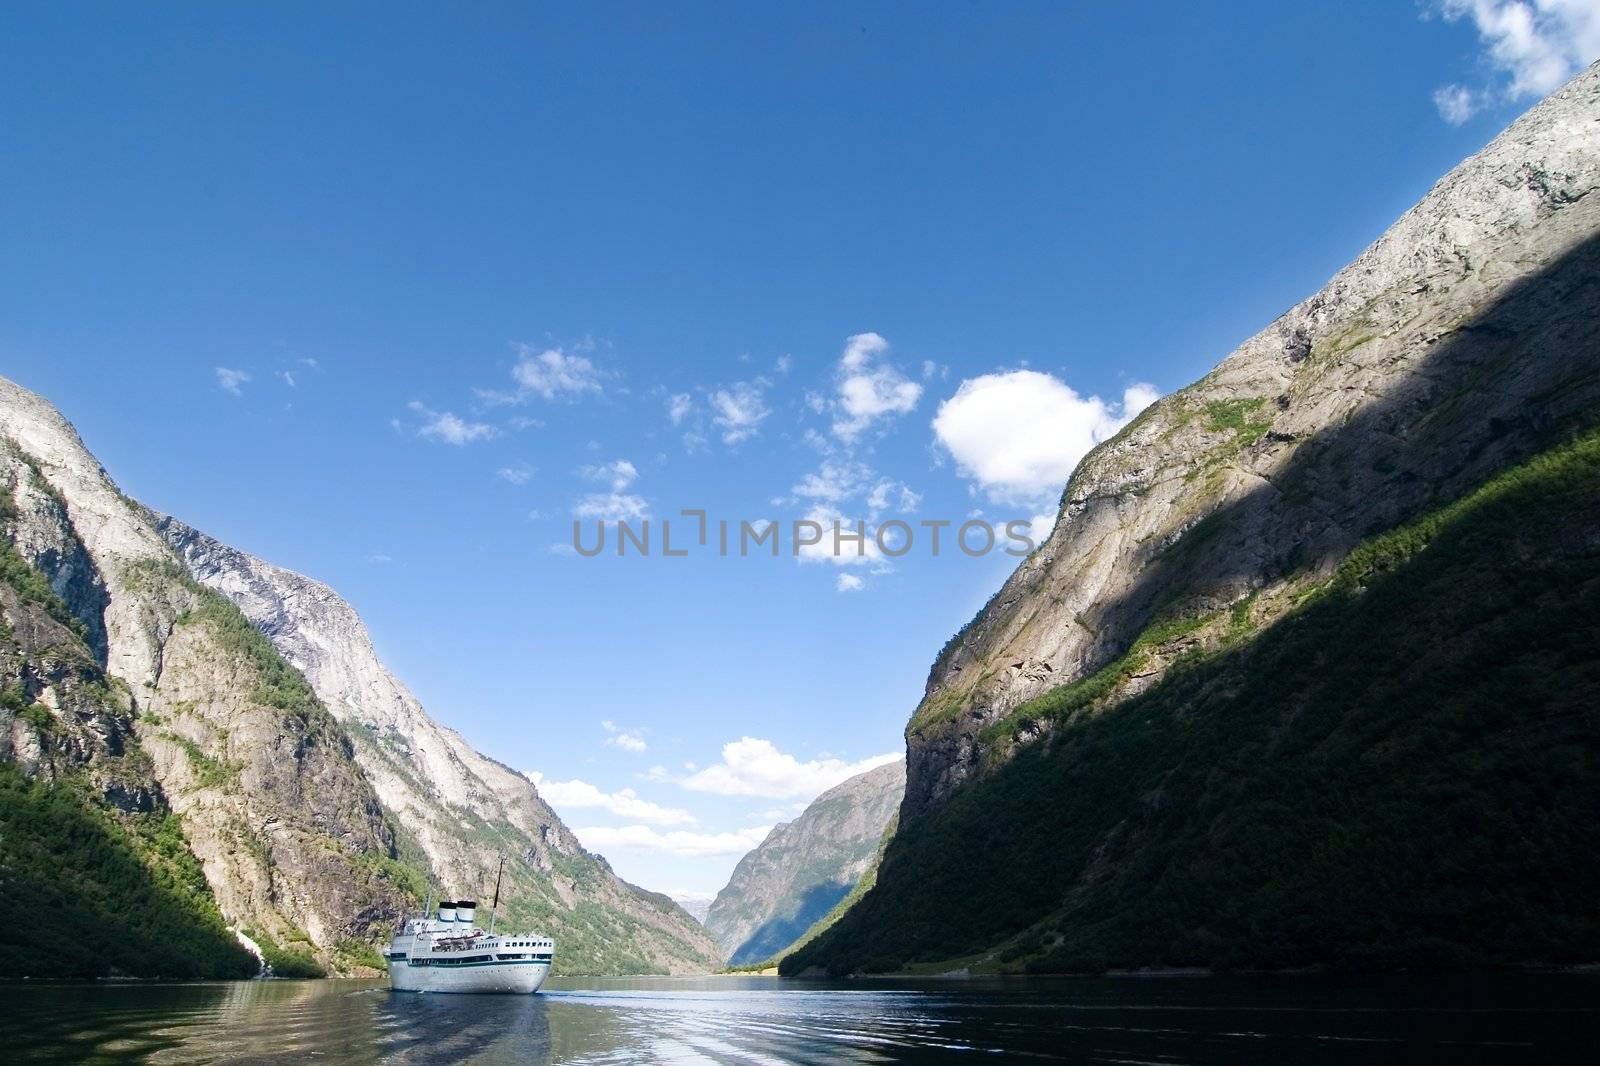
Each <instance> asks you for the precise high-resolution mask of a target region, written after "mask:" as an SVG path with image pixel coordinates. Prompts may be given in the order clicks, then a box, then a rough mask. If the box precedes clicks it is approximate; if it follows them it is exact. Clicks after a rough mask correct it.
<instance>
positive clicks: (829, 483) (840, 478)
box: [789, 459, 872, 503]
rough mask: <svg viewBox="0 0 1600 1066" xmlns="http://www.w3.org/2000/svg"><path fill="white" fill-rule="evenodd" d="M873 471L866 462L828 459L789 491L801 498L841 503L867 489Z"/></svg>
mask: <svg viewBox="0 0 1600 1066" xmlns="http://www.w3.org/2000/svg"><path fill="white" fill-rule="evenodd" d="M871 478H872V471H871V470H870V469H868V468H867V467H866V466H865V465H864V464H862V463H857V462H842V461H837V460H832V459H826V460H824V461H823V462H822V465H821V466H819V467H817V469H816V470H815V471H813V472H812V473H809V474H807V475H806V476H805V477H803V478H801V479H800V481H799V483H798V484H796V485H795V486H794V488H792V489H790V490H789V491H790V492H791V493H793V494H794V495H795V496H797V497H799V498H800V499H805V500H820V501H822V502H824V503H840V502H842V501H844V500H847V499H849V498H850V497H852V496H856V495H859V494H861V493H862V492H865V491H866V488H867V485H868V483H869V482H870V480H871Z"/></svg>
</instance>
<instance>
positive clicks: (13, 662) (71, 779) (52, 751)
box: [0, 485, 258, 978]
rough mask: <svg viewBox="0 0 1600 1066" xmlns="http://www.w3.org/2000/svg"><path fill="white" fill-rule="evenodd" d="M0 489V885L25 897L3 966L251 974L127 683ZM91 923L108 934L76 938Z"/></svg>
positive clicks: (61, 973)
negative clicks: (176, 809)
mask: <svg viewBox="0 0 1600 1066" xmlns="http://www.w3.org/2000/svg"><path fill="white" fill-rule="evenodd" d="M4 489H5V491H4V492H0V526H3V529H0V886H3V888H4V890H5V893H6V896H7V898H9V899H12V900H14V901H23V900H26V901H27V903H26V909H27V915H26V920H24V921H13V922H8V923H7V925H6V928H5V929H4V931H3V932H0V972H4V973H7V974H11V975H28V976H38V977H100V976H106V975H109V974H113V973H123V974H133V975H139V976H150V977H171V978H197V977H243V976H248V975H250V974H253V973H255V972H256V970H257V968H258V964H257V961H256V959H255V958H254V957H253V956H251V955H250V953H249V952H247V951H246V950H245V949H244V948H243V947H242V946H240V944H239V943H238V941H237V940H235V939H234V937H233V935H232V934H231V933H229V932H228V930H227V927H226V926H225V925H224V923H223V919H222V915H221V914H220V913H219V912H218V910H217V904H216V900H215V899H214V898H213V897H212V895H211V892H210V890H209V889H208V888H207V886H206V882H205V878H204V876H203V875H202V874H201V872H200V868H199V864H198V863H196V862H195V860H194V857H193V856H192V855H191V854H190V853H189V850H188V848H187V846H186V845H185V844H184V842H183V835H182V826H181V823H180V822H179V820H178V818H177V817H176V816H175V815H173V814H172V812H171V808H170V806H169V805H168V804H167V802H166V797H165V795H164V794H163V792H162V790H161V786H160V784H159V783H158V782H157V781H156V780H155V778H154V776H153V775H152V767H151V763H150V758H149V756H147V755H146V754H145V753H144V750H143V749H142V747H141V746H140V744H139V738H138V737H137V735H136V734H135V733H134V729H133V721H132V717H131V713H130V711H131V701H130V699H129V697H128V694H127V692H126V691H125V690H124V689H123V688H122V687H120V686H119V685H117V684H115V683H114V682H111V681H110V680H109V679H108V678H107V677H106V676H105V674H104V673H103V672H102V671H101V669H100V667H99V664H98V663H96V662H95V660H94V656H93V654H92V653H91V651H90V649H89V647H88V645H87V644H86V643H85V636H86V629H85V627H84V626H83V624H82V623H81V622H79V621H78V620H77V619H76V618H74V617H72V615H71V613H70V612H69V611H68V610H67V608H66V605H65V604H64V603H62V602H61V600H60V598H59V597H57V596H56V595H55V593H54V592H53V591H52V590H51V588H50V586H49V584H48V583H47V582H46V581H45V580H44V578H43V576H42V575H40V574H39V572H38V571H37V570H35V569H33V567H32V566H30V565H29V564H28V563H27V561H26V560H24V559H23V558H22V557H21V556H19V555H18V554H17V553H16V550H15V548H14V547H13V542H12V537H13V535H14V531H15V528H16V519H17V512H16V508H15V505H14V504H13V502H12V501H13V496H14V489H15V486H14V485H6V486H4ZM88 929H93V930H95V931H97V933H98V934H99V935H98V936H96V937H93V938H85V937H82V936H80V935H77V934H79V933H80V932H82V931H83V930H88Z"/></svg>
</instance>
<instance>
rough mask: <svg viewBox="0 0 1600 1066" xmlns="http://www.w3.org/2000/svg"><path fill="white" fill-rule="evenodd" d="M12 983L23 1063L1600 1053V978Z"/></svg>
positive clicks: (10, 999) (1166, 1061) (1511, 1059)
mask: <svg viewBox="0 0 1600 1066" xmlns="http://www.w3.org/2000/svg"><path fill="white" fill-rule="evenodd" d="M4 995H5V997H6V1000H7V1002H6V1007H7V1009H6V1010H5V1011H4V1012H3V1015H0V1017H3V1020H0V1054H3V1055H4V1058H5V1061H8V1062H16V1061H29V1062H35V1061H37V1062H133V1061H137V1062H151V1063H191V1062H228V1063H248V1062H307V1061H310V1062H330V1063H331V1062H353V1063H435V1062H438V1063H482V1064H493V1063H541V1062H561V1063H596V1064H612V1063H636V1062H638V1063H691V1062H719V1063H897V1062H968V1063H976V1062H1011V1061H1017V1062H1025V1061H1035V1062H1049V1061H1054V1062H1084V1063H1151V1064H1161V1066H1172V1064H1178V1063H1298V1062H1309V1063H1324V1062H1326V1063H1361V1064H1364V1066H1365V1064H1372V1063H1386V1062H1430V1063H1431V1062H1470V1063H1480V1062H1481V1063H1528V1062H1551V1061H1591V1062H1600V975H1576V976H1573V975H1548V976H1517V977H1505V976H1498V977H1483V978H1448V979H1420V978H1404V979H1399V978H1397V979H1385V980H1364V981H1340V982H1333V981H1312V980H1306V981H1298V980H1286V979H1281V978H1279V979H1273V980H1233V979H1220V978H1092V979H1091V978H1085V979H1062V980H1007V981H1002V980H972V981H929V982H920V983H918V982H904V981H893V982H889V981H862V982H851V983H822V982H780V981H779V980H777V979H776V978H761V977H726V978H679V979H674V978H645V979H631V980H623V979H617V980H603V979H576V978H574V979H553V980H552V981H551V982H550V984H549V985H547V986H546V991H545V992H544V993H543V994H541V995H538V996H531V997H509V996H508V997H501V996H441V995H423V996H419V995H406V994H392V993H390V992H389V990H388V988H387V987H386V986H385V985H383V984H381V983H377V982H371V981H249V982H236V983H230V984H183V985H179V984H174V985H149V984H99V985H50V984H33V983H19V984H11V985H7V986H5V988H4Z"/></svg>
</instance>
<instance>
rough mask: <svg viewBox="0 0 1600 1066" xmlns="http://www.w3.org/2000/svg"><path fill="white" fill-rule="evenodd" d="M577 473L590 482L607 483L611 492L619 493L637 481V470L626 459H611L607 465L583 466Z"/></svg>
mask: <svg viewBox="0 0 1600 1066" xmlns="http://www.w3.org/2000/svg"><path fill="white" fill-rule="evenodd" d="M578 473H579V474H581V475H583V476H584V477H586V478H588V479H589V480H590V481H604V482H608V483H609V484H610V485H611V491H612V492H621V491H622V490H623V489H625V488H627V487H628V486H629V485H632V484H633V483H634V482H635V481H637V480H639V468H638V467H636V466H634V465H633V464H632V463H630V462H628V460H626V459H613V460H611V462H609V463H599V464H596V465H591V466H585V467H582V468H580V469H579V470H578Z"/></svg>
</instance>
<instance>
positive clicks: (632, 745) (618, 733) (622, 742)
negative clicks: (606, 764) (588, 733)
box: [600, 722, 649, 751]
mask: <svg viewBox="0 0 1600 1066" xmlns="http://www.w3.org/2000/svg"><path fill="white" fill-rule="evenodd" d="M600 726H601V728H602V729H604V730H605V731H606V739H605V740H604V741H603V743H605V744H608V745H610V746H611V747H613V748H621V749H622V750H623V751H644V750H645V749H646V748H648V747H649V745H648V744H646V743H645V742H644V737H643V736H641V735H640V734H639V731H638V730H636V729H619V728H617V725H616V723H615V722H601V723H600Z"/></svg>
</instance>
